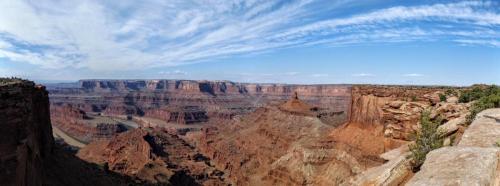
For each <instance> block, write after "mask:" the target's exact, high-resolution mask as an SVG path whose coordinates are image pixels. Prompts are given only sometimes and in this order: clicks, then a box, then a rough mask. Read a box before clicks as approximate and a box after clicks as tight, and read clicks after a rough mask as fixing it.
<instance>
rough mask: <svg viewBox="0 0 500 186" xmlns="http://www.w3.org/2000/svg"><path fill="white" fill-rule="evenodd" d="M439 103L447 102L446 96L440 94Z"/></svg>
mask: <svg viewBox="0 0 500 186" xmlns="http://www.w3.org/2000/svg"><path fill="white" fill-rule="evenodd" d="M439 101H441V102H444V101H446V95H444V94H439Z"/></svg>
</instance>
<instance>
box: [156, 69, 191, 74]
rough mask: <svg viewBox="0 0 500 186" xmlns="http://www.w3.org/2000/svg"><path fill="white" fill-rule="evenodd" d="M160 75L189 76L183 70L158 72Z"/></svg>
mask: <svg viewBox="0 0 500 186" xmlns="http://www.w3.org/2000/svg"><path fill="white" fill-rule="evenodd" d="M158 74H160V75H187V74H188V73H187V72H186V71H182V70H174V71H160V72H158Z"/></svg>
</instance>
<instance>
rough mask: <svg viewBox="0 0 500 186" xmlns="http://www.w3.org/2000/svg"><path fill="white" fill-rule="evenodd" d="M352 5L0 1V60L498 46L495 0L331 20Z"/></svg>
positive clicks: (143, 61) (121, 60) (146, 60)
mask: <svg viewBox="0 0 500 186" xmlns="http://www.w3.org/2000/svg"><path fill="white" fill-rule="evenodd" d="M356 3H359V2H355V1H350V0H345V1H335V2H331V1H321V0H307V1H264V0H246V1H245V0H234V1H223V0H215V1H214V0H202V1H190V0H187V1H168V2H167V1H159V0H151V1H146V2H142V1H141V2H137V1H119V2H118V1H78V2H69V1H51V0H41V1H26V0H19V1H0V11H1V12H2V13H1V14H0V58H6V59H9V60H10V61H16V62H26V63H30V64H33V65H36V66H39V67H43V68H49V69H62V68H72V69H80V68H85V69H90V70H92V71H107V70H120V69H122V70H133V69H140V68H153V67H164V66H177V65H182V64H190V63H197V62H204V61H208V60H214V59H218V58H222V57H228V56H233V55H241V54H251V53H257V52H262V51H274V50H278V49H283V48H291V47H301V46H315V45H329V46H345V45H356V44H368V43H400V42H412V41H420V42H433V41H436V40H438V41H448V42H453V43H457V44H459V45H460V44H473V45H482V46H489V47H499V46H500V45H499V44H498V38H500V32H499V31H498V30H500V10H499V9H498V7H499V6H500V4H499V3H498V2H495V1H462V2H456V1H452V2H449V3H436V4H420V5H414V6H392V7H385V8H381V9H378V10H372V11H369V12H356V11H350V12H348V13H345V14H340V15H337V16H332V14H331V12H335V11H338V10H339V9H342V8H344V7H347V9H348V8H349V7H350V6H354V5H353V4H356ZM420 25H422V26H420ZM369 75H370V74H358V75H354V76H360V77H365V76H369Z"/></svg>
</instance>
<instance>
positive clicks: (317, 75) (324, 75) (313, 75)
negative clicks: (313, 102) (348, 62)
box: [311, 74, 329, 77]
mask: <svg viewBox="0 0 500 186" xmlns="http://www.w3.org/2000/svg"><path fill="white" fill-rule="evenodd" d="M311 76H312V77H328V76H329V75H328V74H312V75H311Z"/></svg>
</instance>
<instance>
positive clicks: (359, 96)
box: [332, 85, 465, 155]
mask: <svg viewBox="0 0 500 186" xmlns="http://www.w3.org/2000/svg"><path fill="white" fill-rule="evenodd" d="M444 90H445V88H442V87H411V86H376V85H356V86H353V88H352V106H351V112H350V117H349V124H347V125H345V126H343V127H342V128H339V129H338V130H337V131H335V132H334V133H333V134H332V135H333V136H334V138H336V140H338V141H342V142H344V143H348V144H351V145H353V146H356V147H358V148H360V149H364V150H365V151H366V152H367V153H369V154H373V155H376V154H381V153H383V152H386V151H388V150H391V149H394V148H396V147H399V146H401V145H403V144H405V143H407V142H408V141H411V134H412V133H413V131H415V129H417V127H418V121H419V119H420V113H421V112H422V111H423V110H425V109H427V108H430V107H431V106H436V107H439V106H441V105H440V104H443V103H439V96H438V95H439V93H442V92H444ZM445 104H446V103H445ZM455 105H456V104H455ZM452 107H453V108H457V107H455V106H452ZM439 108H441V107H439ZM442 110H443V111H442V112H441V113H440V114H445V113H446V114H449V113H451V112H450V109H442ZM463 110H465V109H463ZM436 115H437V114H436ZM459 115H460V114H457V115H453V116H451V115H450V116H445V119H452V118H455V117H458V116H459Z"/></svg>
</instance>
